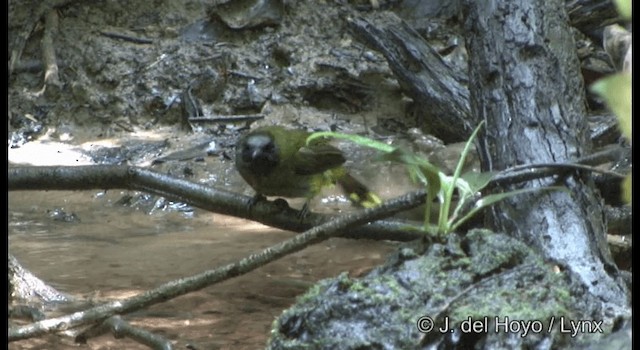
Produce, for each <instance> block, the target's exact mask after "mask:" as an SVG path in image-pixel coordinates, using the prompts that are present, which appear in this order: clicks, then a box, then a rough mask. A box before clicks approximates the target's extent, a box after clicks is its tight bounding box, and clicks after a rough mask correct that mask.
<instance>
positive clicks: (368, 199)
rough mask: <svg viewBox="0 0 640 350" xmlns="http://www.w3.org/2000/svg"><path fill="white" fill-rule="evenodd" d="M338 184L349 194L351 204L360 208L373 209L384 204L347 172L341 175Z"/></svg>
mask: <svg viewBox="0 0 640 350" xmlns="http://www.w3.org/2000/svg"><path fill="white" fill-rule="evenodd" d="M337 183H338V184H339V185H340V187H342V189H343V190H344V192H345V193H346V194H347V196H348V197H349V200H350V201H351V203H353V204H355V205H357V206H359V207H363V208H373V207H377V206H379V205H380V204H382V200H381V199H380V197H378V196H377V195H376V194H375V193H373V192H371V191H370V190H369V188H368V187H367V186H365V185H364V184H363V183H362V182H360V181H358V180H357V179H356V178H354V177H353V176H351V174H349V173H347V172H346V171H345V172H344V173H343V174H341V176H340V177H339V178H338V180H337Z"/></svg>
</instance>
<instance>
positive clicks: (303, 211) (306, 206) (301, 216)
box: [298, 200, 311, 222]
mask: <svg viewBox="0 0 640 350" xmlns="http://www.w3.org/2000/svg"><path fill="white" fill-rule="evenodd" d="M309 213H311V210H310V209H309V200H306V201H305V202H304V205H303V206H302V209H300V212H299V213H298V219H300V222H303V221H304V219H305V218H306V217H307V216H309Z"/></svg>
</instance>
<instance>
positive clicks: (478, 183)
mask: <svg viewBox="0 0 640 350" xmlns="http://www.w3.org/2000/svg"><path fill="white" fill-rule="evenodd" d="M497 173H498V172H496V171H487V172H483V173H479V172H477V171H469V172H466V173H464V174H462V175H461V176H460V178H461V179H464V180H465V181H467V182H468V183H469V186H470V187H471V189H472V190H473V192H478V191H481V190H482V189H483V188H485V187H486V186H487V184H489V182H491V180H492V179H493V178H494V177H495V176H496V174H497Z"/></svg>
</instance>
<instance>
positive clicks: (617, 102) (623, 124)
mask: <svg viewBox="0 0 640 350" xmlns="http://www.w3.org/2000/svg"><path fill="white" fill-rule="evenodd" d="M591 91H593V92H595V93H597V94H599V95H600V96H602V97H603V98H604V99H605V101H606V103H607V106H609V108H610V109H611V111H612V112H613V113H615V115H616V116H617V117H618V120H619V124H620V130H621V131H622V134H623V135H624V136H625V137H627V138H629V139H631V74H627V73H619V74H615V75H611V76H609V77H606V78H603V79H600V80H598V81H596V82H595V83H593V84H592V85H591Z"/></svg>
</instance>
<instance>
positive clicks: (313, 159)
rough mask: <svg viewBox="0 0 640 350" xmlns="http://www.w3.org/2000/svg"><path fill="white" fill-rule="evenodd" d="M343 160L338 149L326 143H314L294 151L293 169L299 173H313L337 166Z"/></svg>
mask: <svg viewBox="0 0 640 350" xmlns="http://www.w3.org/2000/svg"><path fill="white" fill-rule="evenodd" d="M345 161H346V159H345V158H344V155H343V154H342V152H341V151H340V150H339V149H337V148H335V147H333V146H331V145H328V144H315V145H309V146H303V147H301V148H300V149H299V150H298V152H296V155H295V159H294V164H295V165H294V169H295V172H296V173H297V174H299V175H313V174H319V173H322V172H324V171H326V170H329V169H333V168H335V167H338V166H340V165H342V164H343V163H344V162H345Z"/></svg>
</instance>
